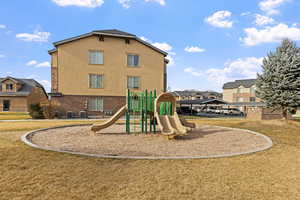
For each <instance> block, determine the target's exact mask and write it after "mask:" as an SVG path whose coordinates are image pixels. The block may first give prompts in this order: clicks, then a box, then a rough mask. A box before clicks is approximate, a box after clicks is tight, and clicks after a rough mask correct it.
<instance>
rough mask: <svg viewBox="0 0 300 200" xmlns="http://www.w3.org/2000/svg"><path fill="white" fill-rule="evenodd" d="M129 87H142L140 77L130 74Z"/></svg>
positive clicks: (128, 78)
mask: <svg viewBox="0 0 300 200" xmlns="http://www.w3.org/2000/svg"><path fill="white" fill-rule="evenodd" d="M127 88H128V89H139V88H140V77H137V76H128V77H127Z"/></svg>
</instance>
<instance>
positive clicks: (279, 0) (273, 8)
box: [259, 0, 291, 15]
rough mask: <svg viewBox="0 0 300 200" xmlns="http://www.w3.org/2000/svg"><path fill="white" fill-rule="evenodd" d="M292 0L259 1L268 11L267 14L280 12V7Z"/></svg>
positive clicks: (261, 7) (265, 10)
mask: <svg viewBox="0 0 300 200" xmlns="http://www.w3.org/2000/svg"><path fill="white" fill-rule="evenodd" d="M290 1H291V0H263V1H261V2H260V3H259V8H260V9H261V10H262V11H264V12H266V14H267V15H276V14H279V10H278V8H279V7H280V6H281V5H282V4H284V3H287V2H290Z"/></svg>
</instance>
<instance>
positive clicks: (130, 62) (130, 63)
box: [127, 54, 139, 67]
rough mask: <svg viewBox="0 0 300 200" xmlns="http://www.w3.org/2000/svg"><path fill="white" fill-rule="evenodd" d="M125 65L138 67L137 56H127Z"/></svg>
mask: <svg viewBox="0 0 300 200" xmlns="http://www.w3.org/2000/svg"><path fill="white" fill-rule="evenodd" d="M127 65H128V66H131V67H137V66H139V56H138V55H136V54H128V55H127Z"/></svg>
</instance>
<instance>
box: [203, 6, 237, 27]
mask: <svg viewBox="0 0 300 200" xmlns="http://www.w3.org/2000/svg"><path fill="white" fill-rule="evenodd" d="M231 15H232V13H231V12H230V11H227V10H222V11H217V12H215V13H214V14H213V15H211V16H209V17H207V18H206V19H205V21H206V22H207V23H208V24H210V25H212V26H215V27H219V28H231V27H232V25H233V21H231V20H230V17H231Z"/></svg>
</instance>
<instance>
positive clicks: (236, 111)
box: [223, 108, 244, 115]
mask: <svg viewBox="0 0 300 200" xmlns="http://www.w3.org/2000/svg"><path fill="white" fill-rule="evenodd" d="M223 114H225V115H243V114H244V113H243V112H242V111H240V110H239V109H237V108H223Z"/></svg>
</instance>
